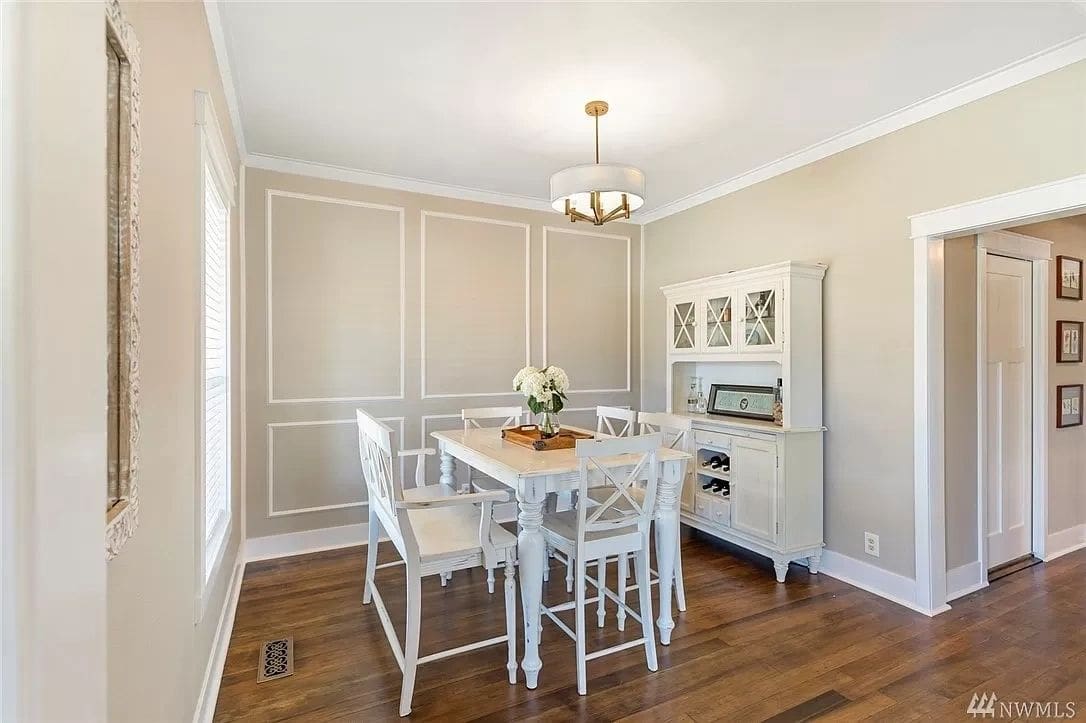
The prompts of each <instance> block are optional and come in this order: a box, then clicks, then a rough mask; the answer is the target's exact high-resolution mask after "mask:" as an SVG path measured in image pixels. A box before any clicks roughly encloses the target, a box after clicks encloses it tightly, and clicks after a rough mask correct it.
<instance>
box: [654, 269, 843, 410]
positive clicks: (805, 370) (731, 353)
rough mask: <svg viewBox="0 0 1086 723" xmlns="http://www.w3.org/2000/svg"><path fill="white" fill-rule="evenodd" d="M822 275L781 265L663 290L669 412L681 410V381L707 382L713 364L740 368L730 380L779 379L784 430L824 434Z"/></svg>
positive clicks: (761, 381) (766, 383)
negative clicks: (702, 379)
mask: <svg viewBox="0 0 1086 723" xmlns="http://www.w3.org/2000/svg"><path fill="white" fill-rule="evenodd" d="M825 274H826V266H825V265H823V264H801V263H796V262H792V261H786V262H783V263H778V264H770V265H768V266H759V267H757V268H753V269H746V270H743V271H733V272H731V273H727V274H719V275H717V276H710V277H707V278H703V279H695V280H693V281H684V282H682V283H677V284H670V285H668V286H664V287H661V291H663V293H664V296H665V297H666V298H667V308H668V315H667V327H666V334H667V339H668V355H667V370H668V377H667V408H668V409H669V410H672V411H679V410H680V409H681V408H684V407H682V402H683V401H685V393H686V385H685V377H688V376H702V377H705V376H707V375H706V373H705V369H704V368H703V366H704V365H714V366H713V367H711V369H715V370H716V371H719V370H720V369H721V367H716V366H715V365H718V364H722V363H728V364H732V365H736V366H735V367H733V368H738V365H740V364H742V365H743V366H744V369H743V372H742V373H743V375H744V377H743V378H738V377H734V378H732V379H731V381H733V382H736V383H751V384H753V383H757V384H763V385H764V386H771V385H773V384H775V383H776V381H777V379H778V378H781V379H783V380H784V414H785V417H784V426H785V427H786V428H791V427H821V426H822V279H823V277H824V276H825ZM729 310H730V312H729ZM748 312H749V313H748ZM748 317H749V318H748ZM756 365H757V366H756ZM774 365H775V366H774ZM695 368H696V369H697V371H696V372H695ZM715 376H716V377H720V375H719V374H716V375H715ZM752 376H753V377H754V379H753V380H751V379H750V377H752ZM706 393H708V389H706Z"/></svg>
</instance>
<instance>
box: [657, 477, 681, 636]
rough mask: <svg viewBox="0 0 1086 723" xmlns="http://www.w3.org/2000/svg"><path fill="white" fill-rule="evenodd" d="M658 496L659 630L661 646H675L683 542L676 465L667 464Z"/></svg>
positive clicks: (661, 478)
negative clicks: (674, 602)
mask: <svg viewBox="0 0 1086 723" xmlns="http://www.w3.org/2000/svg"><path fill="white" fill-rule="evenodd" d="M660 466H661V472H662V474H661V477H660V482H659V493H658V495H657V501H656V504H657V512H656V565H657V573H658V574H659V576H660V617H658V618H657V619H656V626H657V628H659V630H660V644H661V645H670V644H671V630H672V628H674V627H675V621H674V620H673V619H672V617H671V591H672V587H673V585H674V582H675V554H676V547H677V545H678V542H679V505H678V502H679V479H678V467H679V465H675V464H663V465H660Z"/></svg>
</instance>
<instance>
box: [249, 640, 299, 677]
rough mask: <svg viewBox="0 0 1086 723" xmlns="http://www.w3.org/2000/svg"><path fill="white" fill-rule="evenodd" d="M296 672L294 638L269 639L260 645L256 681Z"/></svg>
mask: <svg viewBox="0 0 1086 723" xmlns="http://www.w3.org/2000/svg"><path fill="white" fill-rule="evenodd" d="M293 672H294V638H280V639H279V640H268V641H266V642H265V643H264V644H262V645H261V646H260V660H259V661H258V664H257V668H256V682H258V683H263V682H264V681H267V680H276V679H278V678H285V677H287V676H288V675H290V674H292V673H293Z"/></svg>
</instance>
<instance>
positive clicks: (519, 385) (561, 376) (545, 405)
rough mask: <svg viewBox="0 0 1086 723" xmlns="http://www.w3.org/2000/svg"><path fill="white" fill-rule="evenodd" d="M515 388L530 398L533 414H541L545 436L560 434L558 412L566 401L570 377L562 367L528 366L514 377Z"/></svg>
mask: <svg viewBox="0 0 1086 723" xmlns="http://www.w3.org/2000/svg"><path fill="white" fill-rule="evenodd" d="M513 389H514V390H515V391H518V392H520V393H521V394H523V395H524V396H525V397H527V399H528V408H529V409H531V410H532V413H533V414H541V415H543V416H542V419H541V420H540V424H539V429H540V431H541V432H542V434H543V436H544V437H553V436H554V435H556V434H558V429H559V425H558V417H557V414H558V412H560V411H562V407H564V406H565V402H566V399H567V397H566V390H568V389H569V377H568V376H567V375H566V372H565V370H564V369H562V368H561V367H556V366H553V365H552V366H546V367H543V368H542V369H537V368H536V367H532V366H527V367H524V368H523V369H521V370H520V371H519V372H517V374H516V376H514V377H513Z"/></svg>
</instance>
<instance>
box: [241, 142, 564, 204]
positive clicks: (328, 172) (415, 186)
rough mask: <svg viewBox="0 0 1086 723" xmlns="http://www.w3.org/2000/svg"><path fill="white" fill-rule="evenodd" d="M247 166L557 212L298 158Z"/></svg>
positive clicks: (254, 160) (253, 159) (259, 158)
mask: <svg viewBox="0 0 1086 723" xmlns="http://www.w3.org/2000/svg"><path fill="white" fill-rule="evenodd" d="M245 165H247V166H249V167H250V168H260V169H263V170H265V171H279V172H280V173H293V174H295V175H299V176H312V177H314V178H325V179H328V180H331V181H345V182H347V183H358V184H361V185H364V186H376V187H377V188H389V189H392V190H395V191H411V192H412V193H424V194H427V195H430V196H443V197H445V198H457V199H460V200H462V201H477V202H479V203H491V204H496V205H498V206H511V207H513V208H526V209H529V210H532V211H548V212H550V213H554V209H552V208H551V205H550V203H548V202H547V201H546V200H545V199H542V198H532V197H531V196H517V195H514V194H511V193H498V192H496V191H484V190H482V189H479V188H467V187H465V186H454V185H451V184H447V183H437V182H435V181H424V180H422V179H419V178H408V177H405V176H393V175H389V174H386V173H374V172H372V171H360V170H358V169H355V168H344V167H343V166H333V165H330V164H327V163H313V162H311V161H302V160H299V159H297V158H285V157H283V156H271V155H266V154H263V153H250V154H249V155H248V156H246V161H245Z"/></svg>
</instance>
